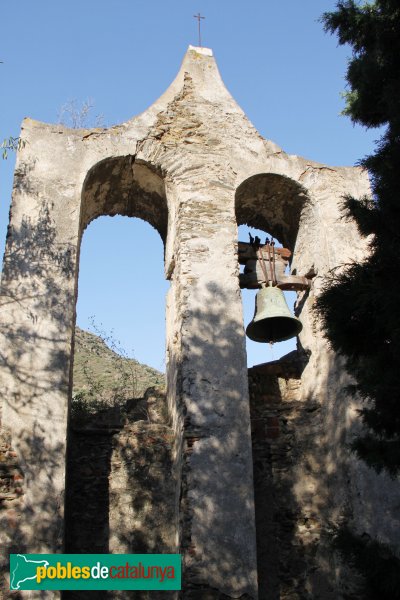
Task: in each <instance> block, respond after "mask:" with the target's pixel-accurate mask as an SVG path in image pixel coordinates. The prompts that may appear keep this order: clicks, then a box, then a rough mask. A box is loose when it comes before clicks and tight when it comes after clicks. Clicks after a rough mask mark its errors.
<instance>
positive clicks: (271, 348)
mask: <svg viewBox="0 0 400 600" xmlns="http://www.w3.org/2000/svg"><path fill="white" fill-rule="evenodd" d="M269 349H270V350H271V358H272V360H274V342H270V343H269Z"/></svg>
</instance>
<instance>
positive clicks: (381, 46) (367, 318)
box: [317, 0, 400, 476]
mask: <svg viewBox="0 0 400 600" xmlns="http://www.w3.org/2000/svg"><path fill="white" fill-rule="evenodd" d="M322 21H323V23H324V27H325V30H326V31H329V32H331V33H335V32H336V33H337V35H338V38H339V43H340V44H350V46H351V47H352V49H353V55H352V58H351V60H350V61H349V64H348V70H347V75H346V79H347V82H348V85H349V91H348V93H346V94H345V96H346V108H345V111H344V113H345V114H347V115H348V116H349V117H350V118H351V119H352V120H353V121H354V122H356V123H360V124H362V125H364V126H366V127H368V128H370V127H384V128H385V129H384V133H383V135H382V137H381V138H380V140H379V142H377V149H376V152H375V153H374V154H372V155H370V156H367V157H366V158H364V159H363V160H361V161H360V164H361V165H362V166H364V167H365V168H366V169H368V171H369V174H370V177H371V183H372V192H373V195H372V197H370V198H367V197H365V198H361V199H360V198H352V197H347V198H346V199H345V200H344V213H345V215H346V216H347V218H351V219H354V220H355V222H356V223H357V226H358V229H359V231H360V233H361V234H362V235H364V236H367V235H370V234H373V236H372V239H371V242H370V251H371V253H370V255H369V257H368V258H367V259H366V260H365V261H364V262H363V263H354V264H352V265H351V266H349V267H347V268H346V270H345V271H344V272H342V273H341V274H340V275H337V276H334V275H333V276H332V277H331V279H330V280H329V282H328V283H327V285H326V287H325V289H324V292H323V294H322V295H321V296H320V298H319V299H318V302H317V310H318V311H319V313H320V315H321V317H322V320H323V324H324V327H325V331H326V335H327V337H328V338H329V340H330V342H331V345H332V347H333V348H334V350H336V351H337V352H339V353H341V354H342V355H344V356H345V357H346V361H347V369H348V371H349V373H350V374H351V375H353V377H354V380H355V385H354V386H353V391H354V392H358V393H359V394H360V396H361V397H362V398H363V399H364V401H365V404H364V408H363V410H362V413H361V417H362V419H363V422H364V424H365V425H366V430H365V433H364V434H363V435H361V436H360V437H358V439H357V440H356V441H355V442H354V443H353V449H354V450H355V451H356V453H357V454H358V456H359V457H360V458H362V459H363V460H365V461H366V462H367V464H368V465H370V466H372V467H374V468H375V469H376V470H377V471H378V472H379V471H381V470H382V469H385V470H387V471H388V472H389V473H390V474H391V475H392V476H395V475H396V474H397V473H399V471H400V281H399V277H400V233H399V228H400V4H399V1H398V0H376V1H375V2H367V3H365V2H364V3H362V4H361V3H359V2H356V1H355V0H345V1H340V2H337V5H336V10H335V11H334V12H329V13H325V14H324V15H323V17H322Z"/></svg>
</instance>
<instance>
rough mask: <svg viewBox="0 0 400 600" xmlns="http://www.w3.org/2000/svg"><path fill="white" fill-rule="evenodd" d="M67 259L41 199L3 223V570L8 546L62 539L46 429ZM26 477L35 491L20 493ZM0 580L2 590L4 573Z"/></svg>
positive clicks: (62, 340) (55, 409) (55, 398)
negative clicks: (13, 223)
mask: <svg viewBox="0 0 400 600" xmlns="http://www.w3.org/2000/svg"><path fill="white" fill-rule="evenodd" d="M74 261H75V253H74V248H73V247H72V246H71V245H69V244H59V243H57V242H56V228H55V226H54V223H53V221H52V218H51V211H50V206H49V204H48V203H46V202H43V203H42V205H41V206H40V209H39V212H38V216H37V218H36V219H35V222H33V221H31V220H30V218H29V217H25V218H23V220H22V223H21V226H20V228H19V229H18V230H17V229H15V228H11V227H10V228H9V231H8V236H7V247H6V253H5V257H4V268H3V274H2V281H1V287H2V290H1V291H2V296H1V306H0V310H1V320H2V330H1V350H0V359H1V372H2V386H3V387H2V402H3V405H2V414H3V420H2V428H1V432H0V437H1V446H2V452H1V457H0V458H1V462H0V481H1V488H2V490H1V496H0V519H1V547H2V553H1V554H2V559H1V570H2V575H4V573H5V572H7V571H8V568H9V565H8V555H9V553H14V552H30V551H32V547H35V548H40V547H41V545H42V542H43V544H44V545H46V544H47V543H48V544H50V546H52V547H59V546H60V543H61V539H62V507H61V506H60V490H59V489H57V486H56V481H57V477H58V476H59V472H60V469H61V471H62V465H61V463H60V458H61V457H62V456H63V452H64V439H65V437H64V439H63V438H61V439H57V435H55V436H53V435H52V430H53V429H57V428H60V422H61V419H60V405H59V400H60V395H64V397H65V398H66V397H67V395H68V384H69V371H68V363H69V356H68V355H67V353H66V348H67V347H68V345H69V344H68V343H69V341H70V340H69V339H68V328H69V325H70V321H69V318H71V317H72V313H73V308H72V307H73V302H74V294H73V291H74V279H73V274H74ZM65 281H67V282H68V284H67V285H63V283H62V282H65ZM43 315H45V316H46V319H45V320H46V322H45V323H44V324H43V320H42V318H43ZM44 397H47V401H45V402H44V401H43V398H44ZM10 415H13V416H12V419H13V421H14V423H13V425H15V424H17V429H18V432H19V433H18V437H17V438H15V437H14V439H11V434H10V429H9V427H10V426H11V423H8V422H5V421H4V416H6V418H7V417H9V416H10ZM49 423H51V424H52V428H51V430H50V431H49V427H48V425H49ZM26 484H27V485H28V486H31V485H32V484H33V485H35V486H37V489H38V488H41V490H42V492H41V493H40V494H39V495H38V496H37V497H35V498H32V497H30V496H27V495H26V494H25V492H26ZM1 585H2V590H4V594H5V596H4V597H7V596H8V595H9V593H10V592H9V584H8V581H5V580H4V579H3V580H2V584H1ZM15 597H17V596H15V595H13V598H15Z"/></svg>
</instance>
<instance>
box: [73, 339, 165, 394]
mask: <svg viewBox="0 0 400 600" xmlns="http://www.w3.org/2000/svg"><path fill="white" fill-rule="evenodd" d="M106 341H107V342H108V343H109V344H110V345H111V347H113V348H114V350H112V349H111V348H110V347H109V346H108V345H107V344H106V343H105V341H104V340H103V339H102V337H100V336H98V335H95V334H94V333H89V332H88V331H84V330H83V329H79V327H77V328H76V330H75V354H74V377H73V381H74V387H73V395H74V397H77V396H79V395H82V394H83V395H84V396H85V398H87V399H88V400H89V399H90V398H92V399H95V400H102V401H111V402H112V403H118V402H119V401H120V402H123V401H124V400H127V399H130V398H135V397H136V398H139V397H141V396H143V393H144V392H145V390H146V389H147V388H148V387H152V386H164V385H165V375H164V374H163V373H161V372H160V371H157V370H156V369H153V368H152V367H149V366H147V365H143V364H141V363H139V362H138V361H136V360H133V359H130V358H125V357H124V356H121V355H120V354H119V353H118V348H116V347H115V344H113V342H112V340H111V341H109V340H106Z"/></svg>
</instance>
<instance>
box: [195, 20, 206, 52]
mask: <svg viewBox="0 0 400 600" xmlns="http://www.w3.org/2000/svg"><path fill="white" fill-rule="evenodd" d="M193 17H194V18H195V19H197V20H198V22H199V48H201V26H200V20H201V19H205V17H202V16H201V14H200V13H198V14H197V15H193Z"/></svg>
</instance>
